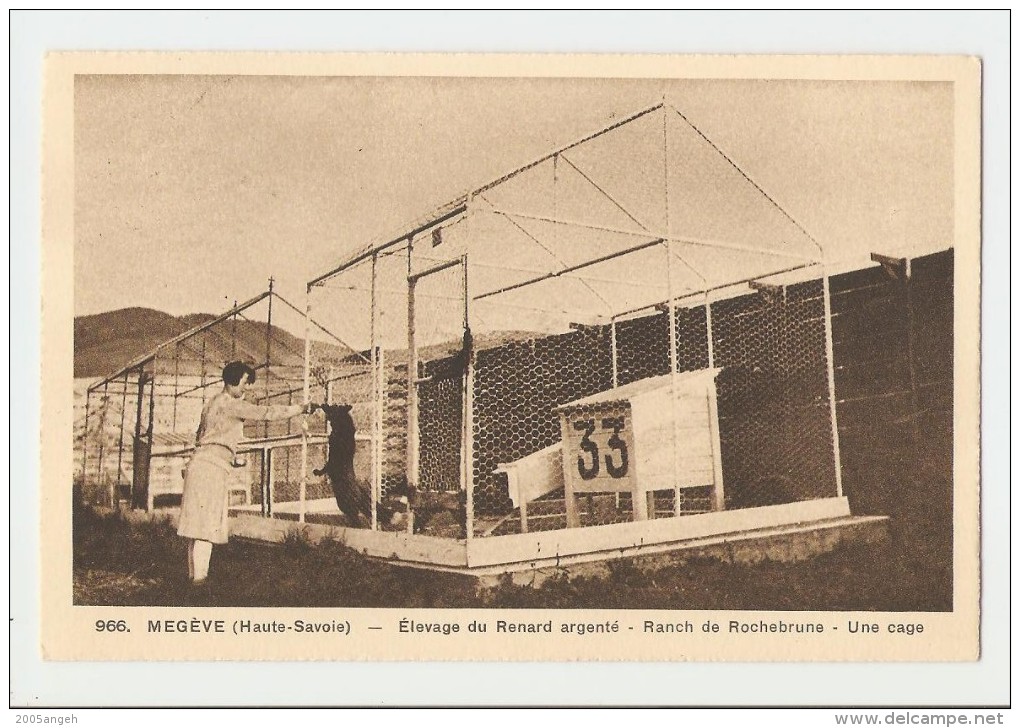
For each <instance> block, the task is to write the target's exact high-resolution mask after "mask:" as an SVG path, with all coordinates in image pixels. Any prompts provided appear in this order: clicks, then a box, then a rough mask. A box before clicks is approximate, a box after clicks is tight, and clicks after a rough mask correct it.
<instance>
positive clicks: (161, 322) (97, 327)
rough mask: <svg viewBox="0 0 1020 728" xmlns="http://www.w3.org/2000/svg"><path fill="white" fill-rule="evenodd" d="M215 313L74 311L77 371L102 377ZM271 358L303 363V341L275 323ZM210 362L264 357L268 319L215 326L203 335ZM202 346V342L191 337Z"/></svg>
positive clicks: (277, 360)
mask: <svg viewBox="0 0 1020 728" xmlns="http://www.w3.org/2000/svg"><path fill="white" fill-rule="evenodd" d="M213 318H215V317H214V316H213V315H212V314H207V313H193V314H188V315H186V316H171V315H170V314H168V313H164V312H163V311H156V310H154V309H151V308H122V309H118V310H116V311H107V312H105V313H99V314H94V315H91V316H76V317H75V319H74V376H75V378H79V377H102V376H106V375H108V374H111V373H113V372H115V371H117V370H118V369H120V368H121V367H123V366H124V365H125V364H127V363H128V362H130V361H131V360H133V359H136V358H138V357H140V356H143V355H145V354H148V353H149V352H151V351H152V350H153V349H155V348H156V347H157V346H158V345H160V344H162V343H163V342H165V341H167V340H168V339H172V338H173V337H175V336H177V335H179V334H182V333H184V332H185V331H188V330H190V329H192V328H194V327H196V326H199V325H200V324H203V323H205V322H206V321H210V320H212V319H213ZM272 334H273V335H272V342H273V344H272V346H273V350H274V351H273V357H272V358H273V361H274V362H281V361H282V362H286V363H288V364H291V363H300V361H301V360H302V352H303V350H304V342H303V340H301V339H298V338H297V337H296V336H294V335H293V334H291V333H290V332H289V331H284V330H283V329H281V328H279V327H278V326H273V327H272ZM201 340H204V342H205V348H206V356H207V357H208V359H209V360H210V361H226V360H228V359H232V358H233V359H243V360H251V361H262V360H264V359H265V355H266V352H265V324H264V323H260V322H257V321H244V320H238V321H237V322H236V328H235V324H234V322H228V323H226V324H224V325H222V326H218V327H215V330H214V331H210V332H208V333H206V334H204V335H203V336H202V339H201ZM191 343H192V345H193V346H196V347H197V346H201V343H200V341H193V342H191Z"/></svg>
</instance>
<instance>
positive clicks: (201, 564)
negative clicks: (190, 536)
mask: <svg viewBox="0 0 1020 728" xmlns="http://www.w3.org/2000/svg"><path fill="white" fill-rule="evenodd" d="M212 547H213V545H212V542H210V541H201V540H199V539H194V540H192V542H191V543H190V544H189V545H188V577H189V578H190V579H191V580H192V581H193V582H195V583H196V584H198V583H200V582H203V581H205V579H206V577H207V576H209V559H210V558H211V557H212Z"/></svg>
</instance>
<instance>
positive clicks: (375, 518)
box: [368, 253, 379, 531]
mask: <svg viewBox="0 0 1020 728" xmlns="http://www.w3.org/2000/svg"><path fill="white" fill-rule="evenodd" d="M378 267H379V261H378V256H377V255H375V254H374V253H373V254H372V285H371V289H372V291H371V295H372V304H371V309H370V310H371V312H370V314H369V316H370V318H369V323H368V340H369V345H368V348H369V351H370V352H371V360H372V389H373V392H372V399H373V400H378V391H376V390H377V388H378V381H377V380H378V373H377V371H378V369H379V357H378V353H377V352H376V346H375V326H376V321H375V316H376V303H375V293H376V282H377V281H376V277H377V273H378ZM377 409H378V408H377V407H376V406H375V403H374V402H373V407H372V440H371V442H372V514H371V515H372V530H373V531H377V530H379V506H378V501H379V492H378V491H377V490H376V482H377V480H378V473H379V462H378V458H377V455H378V450H377V438H378V436H379V416H378V414H379V413H378V411H377Z"/></svg>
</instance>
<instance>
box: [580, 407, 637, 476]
mask: <svg viewBox="0 0 1020 728" xmlns="http://www.w3.org/2000/svg"><path fill="white" fill-rule="evenodd" d="M601 424H602V429H604V430H612V431H613V434H612V435H611V436H610V437H609V439H608V440H607V441H606V444H607V445H608V446H609V447H610V449H612V450H616V451H617V452H618V453H619V462H617V461H615V460H614V459H613V456H612V454H607V455H606V456H605V461H606V472H607V473H608V474H609V477H611V478H622V477H624V476H626V475H627V467H628V464H629V462H628V456H627V443H626V441H625V440H624V439H623V438H621V437H620V430H622V429H623V426H624V419H623V417H606V418H604V419H603V420H602V423H601ZM574 429H575V430H577V431H578V432H584V435H583V436H582V437H581V450H582V451H583V453H587V454H588V458H590V462H587V463H586V462H585V460H586V458H585V456H584V454H583V453H582V454H581V455H578V456H577V472H578V474H579V475H580V476H581V479H582V480H593V479H595V478H597V477H598V476H599V469H600V466H601V462H600V458H599V446H598V444H597V443H596V442H595V441H594V440H592V439H591V436H592V433H594V432H595V421H594V420H578V421H577V422H574Z"/></svg>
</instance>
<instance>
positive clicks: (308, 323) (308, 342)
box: [270, 286, 312, 523]
mask: <svg viewBox="0 0 1020 728" xmlns="http://www.w3.org/2000/svg"><path fill="white" fill-rule="evenodd" d="M270 298H272V297H270ZM311 335H312V287H311V286H308V287H307V288H306V289H305V365H304V372H303V379H304V384H303V385H302V387H303V401H304V402H305V404H307V403H308V402H309V401H310V400H309V386H310V385H309V381H308V377H309V374H310V373H311V358H312V339H311ZM307 493H308V428H307V427H306V426H302V427H301V490H300V493H299V500H300V501H301V503H300V505H299V506H298V523H304V522H305V497H306V495H307Z"/></svg>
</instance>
